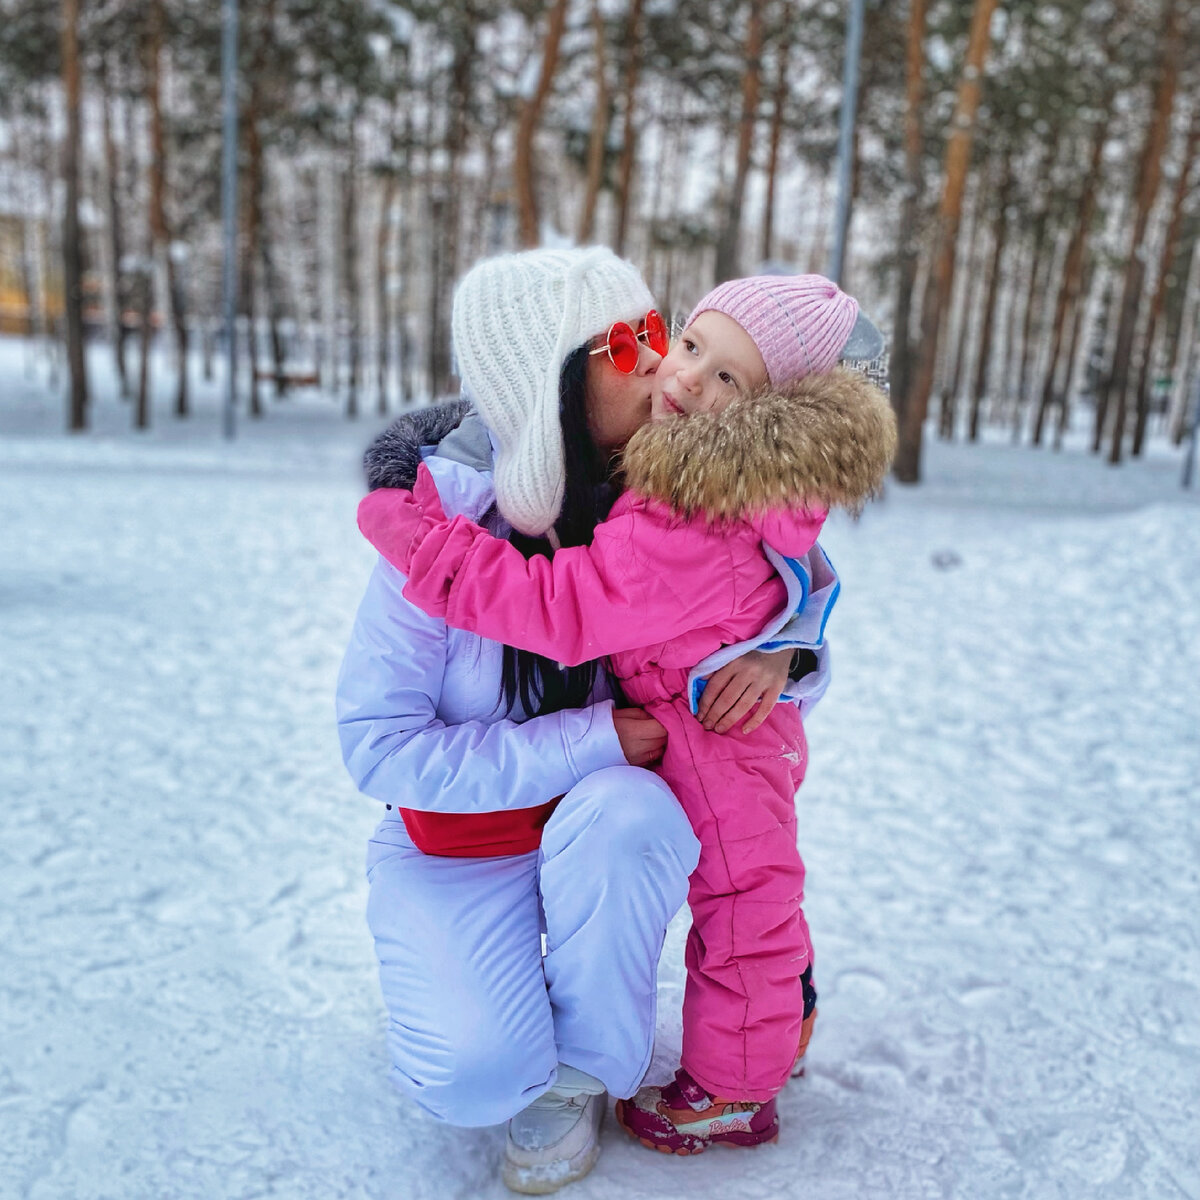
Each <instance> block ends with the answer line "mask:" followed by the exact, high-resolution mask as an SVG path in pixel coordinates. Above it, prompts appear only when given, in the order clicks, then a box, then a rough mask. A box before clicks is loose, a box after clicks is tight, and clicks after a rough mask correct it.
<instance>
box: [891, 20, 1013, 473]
mask: <svg viewBox="0 0 1200 1200" xmlns="http://www.w3.org/2000/svg"><path fill="white" fill-rule="evenodd" d="M996 2H997V0H974V7H973V9H972V13H971V31H970V34H969V36H968V40H967V57H966V62H965V64H964V66H963V72H962V77H961V79H960V81H959V85H958V99H957V103H956V104H955V113H954V120H953V126H952V129H953V132H952V133H951V134H950V138H949V140H948V141H947V144H946V163H945V185H944V188H943V191H942V201H941V205H940V208H939V211H938V229H937V238H936V241H935V243H934V251H933V262H934V271H933V275H932V277H931V279H930V281H929V286H928V287H927V288H926V292H925V297H924V300H923V302H922V305H921V310H922V311H921V338H922V344H921V347H920V355H919V356H918V359H917V362H916V367H915V369H914V371H913V378H912V384H911V386H910V388H909V394H908V396H907V397H906V399H905V402H904V409H903V418H902V420H901V423H900V436H899V442H898V446H897V451H896V462H895V475H896V478H897V479H898V480H899V481H900V482H901V483H917V482H919V481H920V478H921V437H922V432H923V430H924V426H925V415H926V413H927V412H928V409H929V395H930V392H932V390H933V373H934V368H935V366H936V363H937V351H938V344H937V342H938V326H939V324H940V322H941V315H942V310H943V309H944V308H945V306H946V303H947V301H948V300H949V297H950V290H951V287H952V286H953V283H954V254H955V247H956V244H957V242H958V225H959V220H960V218H961V215H962V200H963V191H964V190H965V187H966V179H967V167H968V164H969V163H970V158H971V145H972V141H973V139H974V134H975V116H976V113H977V111H978V108H979V92H980V83H981V80H982V76H983V64H984V60H985V59H986V57H987V50H988V43H989V42H990V40H991V36H990V32H991V22H992V13H993V12H994V11H995V8H996Z"/></svg>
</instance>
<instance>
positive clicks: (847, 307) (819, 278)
mask: <svg viewBox="0 0 1200 1200" xmlns="http://www.w3.org/2000/svg"><path fill="white" fill-rule="evenodd" d="M709 311H712V312H719V313H724V314H725V315H726V316H727V317H732V318H733V319H734V320H735V321H736V322H737V323H738V324H739V325H740V326H741V327H742V328H743V329H744V330H745V331H746V332H747V333H748V334H749V335H750V337H751V338H752V339H753V340H754V344H755V345H756V346H757V347H758V351H759V353H760V354H761V355H762V356H763V362H764V363H765V364H766V367H767V376H768V377H769V379H770V381H771V383H773V384H777V385H778V384H783V383H788V382H791V381H792V380H796V379H803V378H804V376H805V375H812V374H814V373H819V372H823V371H828V370H830V369H831V368H832V367H834V366H835V365H836V363H837V361H838V359H839V358H840V357H841V353H842V350H843V349H844V348H845V346H846V343H847V341H849V338H850V333H851V331H852V330H853V329H854V325H855V321H856V320H857V319H858V301H857V300H855V299H854V297H853V296H847V295H846V293H845V292H843V291H842V290H841V288H839V287H838V285H837V284H836V283H832V282H831V281H830V280H828V279H826V278H825V277H824V276H823V275H751V276H749V277H748V278H746V279H731V280H729V282H728V283H722V284H718V285H717V286H716V287H715V288H713V290H712V291H711V292H709V293H708V295H707V296H705V297H704V299H703V300H701V301H700V303H699V304H697V305H696V307H695V308H694V309H693V310H692V315H691V316H690V317H688V319H687V323H688V324H689V325H690V324H691V323H692V322H693V321H694V320H695V319H696V318H697V317H698V316H699V315H700V314H701V313H703V312H709Z"/></svg>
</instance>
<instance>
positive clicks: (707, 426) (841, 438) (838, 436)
mask: <svg viewBox="0 0 1200 1200" xmlns="http://www.w3.org/2000/svg"><path fill="white" fill-rule="evenodd" d="M895 451H896V420H895V417H894V416H893V414H892V406H891V404H890V403H889V402H888V398H887V397H886V396H885V395H884V394H883V392H882V391H880V390H879V388H877V387H876V386H875V385H874V384H873V383H871V382H870V381H869V380H868V379H867V378H866V377H865V376H864V375H863V374H861V373H860V372H858V371H853V370H850V369H849V368H846V367H839V368H837V369H835V370H833V371H831V372H829V373H828V374H825V375H810V376H808V377H807V378H805V379H802V380H800V381H799V382H797V383H795V384H791V385H789V386H788V387H786V388H774V387H770V386H767V387H765V388H762V389H760V390H758V391H755V392H753V393H751V394H748V395H745V396H740V397H738V398H737V399H736V400H734V401H733V402H732V403H731V404H730V405H729V407H728V408H726V409H725V411H724V412H722V413H717V414H713V413H696V414H694V415H693V416H690V417H672V418H669V419H667V420H665V421H657V422H654V423H652V424H648V425H643V426H642V428H641V429H639V430H638V431H637V433H635V434H634V435H633V437H632V438H630V440H629V444H628V446H626V448H625V454H624V473H625V482H626V484H627V485H628V486H629V487H631V488H633V489H634V490H636V491H638V492H641V493H642V494H643V495H646V496H651V497H653V498H655V499H658V500H662V501H664V502H666V503H667V504H669V505H670V506H671V508H673V509H674V510H675V511H676V512H679V513H682V514H684V515H685V516H689V517H690V516H693V515H694V514H696V513H705V514H707V515H708V516H709V517H711V518H712V519H714V520H722V519H725V520H728V519H732V518H739V517H746V516H750V515H753V514H756V513H760V512H762V511H764V510H766V509H774V508H796V507H800V506H802V505H806V504H807V505H821V506H823V507H827V508H833V507H841V508H847V509H849V510H850V511H851V512H855V513H857V512H859V511H860V510H861V509H862V507H863V505H864V504H865V503H866V502H867V500H869V499H870V498H871V497H872V496H874V495H876V494H877V493H878V492H879V490H880V488H881V486H882V484H883V479H884V476H885V475H886V474H887V471H888V468H889V467H890V466H891V462H892V456H893V454H894V453H895Z"/></svg>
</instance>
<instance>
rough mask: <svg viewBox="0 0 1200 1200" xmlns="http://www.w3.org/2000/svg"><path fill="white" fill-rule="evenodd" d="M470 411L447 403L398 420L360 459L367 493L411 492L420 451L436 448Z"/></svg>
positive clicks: (467, 406)
mask: <svg viewBox="0 0 1200 1200" xmlns="http://www.w3.org/2000/svg"><path fill="white" fill-rule="evenodd" d="M470 411H471V405H470V403H469V402H468V401H466V400H448V401H446V402H445V403H444V404H434V405H432V406H431V407H429V408H418V409H417V410H416V411H415V412H411V413H405V414H404V415H403V416H402V417H397V418H396V419H395V420H394V421H393V422H392V423H391V424H390V425H389V426H388V427H387V428H386V429H385V430H384V431H383V432H382V433H381V434H380V435H379V436H378V437H377V438H376V439H375V440H374V441H373V442H372V443H371V444H370V446H368V447H367V451H366V453H365V454H364V455H363V470H364V471H365V472H366V476H367V490H368V491H370V492H373V491H374V490H375V489H376V488H382V487H389V488H409V489H411V488H412V486H413V484H414V483H416V480H417V468H418V467H419V466H420V465H421V447H422V446H436V445H437V444H438V443H439V442H440V441H441V440H442V439H443V438H444V437H446V436H447V435H448V434H450V433H452V432H453V431H454V430H455V429H457V428H458V426H459V425H460V424H461V423H462V420H463V418H464V417H465V416H466V415H467V413H469V412H470Z"/></svg>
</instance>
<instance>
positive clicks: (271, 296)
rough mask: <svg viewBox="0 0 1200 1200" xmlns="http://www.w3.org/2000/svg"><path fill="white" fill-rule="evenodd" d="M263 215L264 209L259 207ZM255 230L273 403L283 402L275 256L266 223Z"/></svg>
mask: <svg viewBox="0 0 1200 1200" xmlns="http://www.w3.org/2000/svg"><path fill="white" fill-rule="evenodd" d="M263 214H265V206H263ZM259 219H260V221H261V222H262V224H261V227H260V229H259V238H258V257H259V262H260V264H261V266H262V281H263V298H264V299H265V300H266V302H267V337H268V339H269V341H270V343H271V368H272V370H271V374H272V379H273V382H274V384H275V399H276V400H283V399H286V397H287V395H288V391H289V389H290V387H291V384H290V383H289V382H288V376H287V352H286V349H285V347H284V344H283V333H282V331H281V329H280V324H281V322H282V321H283V300H282V297H281V296H280V293H279V272H278V271H276V269H275V255H274V252H273V251H272V249H271V238H270V236H269V234H268V233H267V227H266V221H265V220H264V219H263V215H260V218H259Z"/></svg>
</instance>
